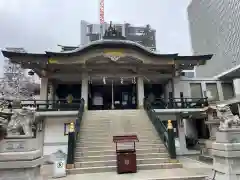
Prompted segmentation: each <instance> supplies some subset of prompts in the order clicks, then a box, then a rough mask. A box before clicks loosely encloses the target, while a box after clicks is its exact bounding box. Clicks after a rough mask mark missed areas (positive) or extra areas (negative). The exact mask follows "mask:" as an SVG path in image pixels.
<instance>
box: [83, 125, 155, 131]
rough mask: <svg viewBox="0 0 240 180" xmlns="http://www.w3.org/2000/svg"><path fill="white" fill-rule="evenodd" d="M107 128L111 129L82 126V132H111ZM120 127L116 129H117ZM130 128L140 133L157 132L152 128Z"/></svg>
mask: <svg viewBox="0 0 240 180" xmlns="http://www.w3.org/2000/svg"><path fill="white" fill-rule="evenodd" d="M106 128H110V127H108V126H106V127H93V128H92V127H82V126H81V132H85V131H90V132H92V131H94V132H105V131H109V129H106ZM117 128H118V127H116V129H117ZM129 128H132V129H134V130H137V131H138V132H141V131H149V132H152V131H155V128H154V127H152V128H140V127H131V126H130V127H129Z"/></svg>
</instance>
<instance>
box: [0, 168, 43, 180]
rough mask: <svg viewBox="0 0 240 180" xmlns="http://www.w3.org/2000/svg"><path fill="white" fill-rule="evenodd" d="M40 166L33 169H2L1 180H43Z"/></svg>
mask: <svg viewBox="0 0 240 180" xmlns="http://www.w3.org/2000/svg"><path fill="white" fill-rule="evenodd" d="M42 179H43V178H42V177H41V176H40V166H37V167H32V168H18V169H0V180H42Z"/></svg>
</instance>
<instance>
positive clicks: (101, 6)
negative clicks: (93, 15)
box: [99, 0, 104, 24]
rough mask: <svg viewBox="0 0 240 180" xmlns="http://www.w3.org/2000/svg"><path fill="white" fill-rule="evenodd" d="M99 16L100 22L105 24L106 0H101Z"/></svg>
mask: <svg viewBox="0 0 240 180" xmlns="http://www.w3.org/2000/svg"><path fill="white" fill-rule="evenodd" d="M99 18H100V24H104V0H100V8H99Z"/></svg>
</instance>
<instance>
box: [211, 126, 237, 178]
mask: <svg viewBox="0 0 240 180" xmlns="http://www.w3.org/2000/svg"><path fill="white" fill-rule="evenodd" d="M212 147H213V150H212V155H213V158H214V163H213V169H214V170H215V171H216V175H215V179H216V180H240V128H235V129H226V130H219V131H217V132H216V142H214V143H213V144H212Z"/></svg>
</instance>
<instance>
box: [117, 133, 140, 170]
mask: <svg viewBox="0 0 240 180" xmlns="http://www.w3.org/2000/svg"><path fill="white" fill-rule="evenodd" d="M113 142H114V143H116V156H117V157H116V159H117V173H118V174H121V173H136V172H137V157H136V148H135V142H138V138H137V136H136V135H125V136H114V137H113ZM129 142H130V143H131V142H132V143H133V145H134V146H133V148H130V149H118V143H129Z"/></svg>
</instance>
